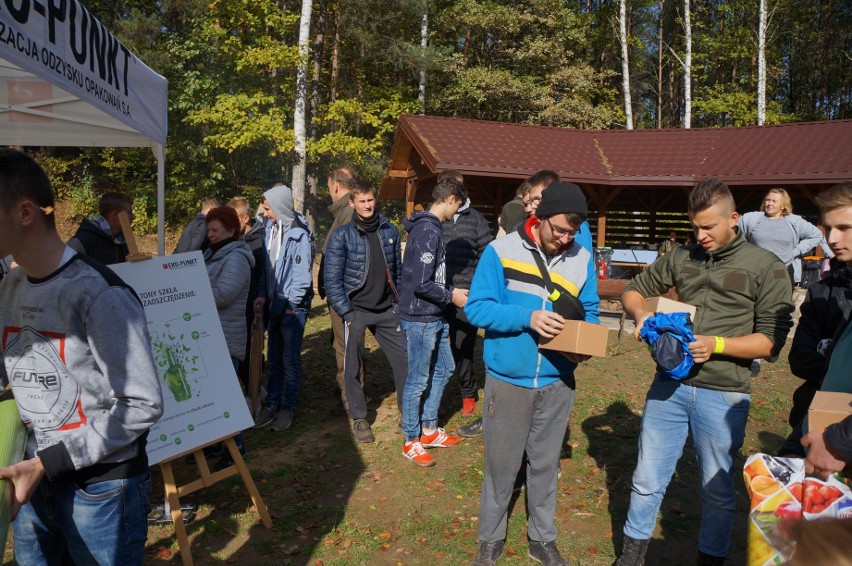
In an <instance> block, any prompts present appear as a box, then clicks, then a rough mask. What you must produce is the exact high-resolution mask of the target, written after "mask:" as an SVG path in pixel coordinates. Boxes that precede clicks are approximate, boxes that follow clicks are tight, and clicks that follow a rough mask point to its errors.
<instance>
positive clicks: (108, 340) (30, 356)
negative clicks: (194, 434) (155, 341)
mask: <svg viewBox="0 0 852 566" xmlns="http://www.w3.org/2000/svg"><path fill="white" fill-rule="evenodd" d="M54 206H55V204H54V194H53V190H52V188H51V186H50V181H48V179H47V176H46V175H45V174H44V171H43V170H42V169H41V167H39V166H38V164H36V162H35V161H33V160H32V159H31V158H30V157H29V156H27V155H26V154H24V153H22V152H20V151H16V150H11V149H0V257H3V256H6V255H7V254H12V256H13V257H14V259H15V261H16V262H17V263H18V265H19V266H20V267H18V268H17V269H14V270H12V271H11V272H10V273H9V274H8V275H7V276H6V277H4V278H3V281H2V283H0V335H2V337H3V339H2V344H0V345H1V346H2V350H3V363H0V390H2V389H4V388H5V387H6V386H8V385H11V387H12V391H13V392H14V394H15V400H16V402H17V404H18V409H19V410H20V413H21V419H22V420H23V421H24V424H26V425H27V448H26V455H25V460H23V461H22V462H20V463H18V464H15V465H13V466H9V467H5V468H0V478H7V479H9V480H11V481H12V484H13V485H14V496H13V502H12V517H13V518H15V522H14V535H15V561H16V563H18V564H65V563H76V564H94V563H97V564H142V561H143V558H144V556H145V539H146V534H147V529H148V525H147V521H146V518H145V516H146V514H147V512H148V496H149V494H150V492H151V478H150V476H149V474H148V458H147V455H146V453H145V439H146V436H147V434H148V430H149V429H150V428H151V426H152V425H154V423H156V422H157V420H158V419H159V418H160V415H161V414H162V411H163V398H162V393H161V390H160V383H159V379H158V377H157V369H156V366H155V365H154V359H153V356H152V355H151V340H150V337H149V336H148V323H147V321H146V319H145V313H144V311H143V310H142V303H141V302H140V301H139V298H138V297H137V296H136V294H135V293H134V292H133V290H132V289H131V288H130V287H129V286H128V285H127V284H125V283H124V282H123V281H122V280H121V279H120V278H119V277H118V276H117V275H116V274H115V273H113V272H112V271H110V270H109V269H107V268H105V267H104V266H103V265H102V264H100V263H98V262H96V261H93V260H92V259H91V258H89V257H87V256H85V255H83V254H80V253H77V252H75V251H74V250H73V249H72V248H70V247H69V246H67V245H65V244H64V243H63V242H62V240H61V239H60V238H59V234H58V233H57V232H56V225H55V221H54V216H53V209H54Z"/></svg>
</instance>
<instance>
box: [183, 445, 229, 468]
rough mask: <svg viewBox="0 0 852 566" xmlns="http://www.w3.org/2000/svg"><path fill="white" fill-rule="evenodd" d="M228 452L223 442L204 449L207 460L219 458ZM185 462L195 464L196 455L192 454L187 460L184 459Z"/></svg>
mask: <svg viewBox="0 0 852 566" xmlns="http://www.w3.org/2000/svg"><path fill="white" fill-rule="evenodd" d="M225 452H226V450H225V445H224V444H222V443H221V442H219V443H217V444H211V445H210V446H206V447H205V448H204V456H205V457H207V458H219V457H221V456H222V454H224V453H225ZM184 462H186V463H187V464H194V463H195V454H190V455H188V456H187V457H186V458H184Z"/></svg>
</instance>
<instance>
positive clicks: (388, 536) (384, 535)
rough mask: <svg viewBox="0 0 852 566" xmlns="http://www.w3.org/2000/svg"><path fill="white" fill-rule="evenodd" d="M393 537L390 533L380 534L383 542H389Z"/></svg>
mask: <svg viewBox="0 0 852 566" xmlns="http://www.w3.org/2000/svg"><path fill="white" fill-rule="evenodd" d="M391 536H392V535H391V534H390V533H389V532H384V533H382V534H380V535H379V537H380V538H381V539H382V540H388V539H389V538H391Z"/></svg>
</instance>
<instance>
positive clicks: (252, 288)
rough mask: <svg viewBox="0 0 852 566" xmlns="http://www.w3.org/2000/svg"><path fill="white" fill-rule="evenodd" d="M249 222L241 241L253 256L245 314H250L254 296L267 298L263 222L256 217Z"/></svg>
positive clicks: (266, 260) (267, 258)
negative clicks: (249, 224)
mask: <svg viewBox="0 0 852 566" xmlns="http://www.w3.org/2000/svg"><path fill="white" fill-rule="evenodd" d="M251 222H252V224H251V228H250V229H249V231H248V232H246V233H245V235H244V236H243V241H244V242H245V243H246V244H248V247H249V249H250V250H251V254H252V255H253V256H254V267H252V268H251V283H250V284H249V294H248V301H247V302H246V315H250V314H252V305H253V303H254V300H255V299H256V298H258V297H263V298H264V299H265V298H267V295H266V270H267V269H268V268H269V266H268V265H267V262H268V260H269V254H267V253H266V245H265V243H264V242H265V240H264V237H265V235H266V229H265V228H264V226H263V222H261V221H260V220H258V219H256V218H255V219H253V220H252V221H251Z"/></svg>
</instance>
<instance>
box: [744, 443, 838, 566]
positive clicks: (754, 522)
mask: <svg viewBox="0 0 852 566" xmlns="http://www.w3.org/2000/svg"><path fill="white" fill-rule="evenodd" d="M743 480H744V481H745V485H746V488H747V489H748V494H749V497H750V498H751V505H750V510H749V521H748V565H749V566H765V565H768V564H782V563H784V562H786V561H787V560H789V559H790V557H791V556H792V554H793V549H794V548H795V541H794V540H792V537H791V536H790V533H791V530H792V529H791V526H792V524H793V523H794V522H795V521H803V520H804V521H810V520H813V519H817V518H820V519H822V518H840V519H848V518H852V489H850V485H852V482H850V480H849V479H847V478H844V477H842V476H840V475H837V474H834V475H832V476H830V477H829V478H828V479H827V480H825V481H823V480H820V479H818V478H813V477H807V476H806V475H805V461H804V459H801V458H777V457H775V456H769V455H767V454H753V455H752V456H750V457H749V458H748V460H746V463H745V468H744V469H743Z"/></svg>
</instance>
